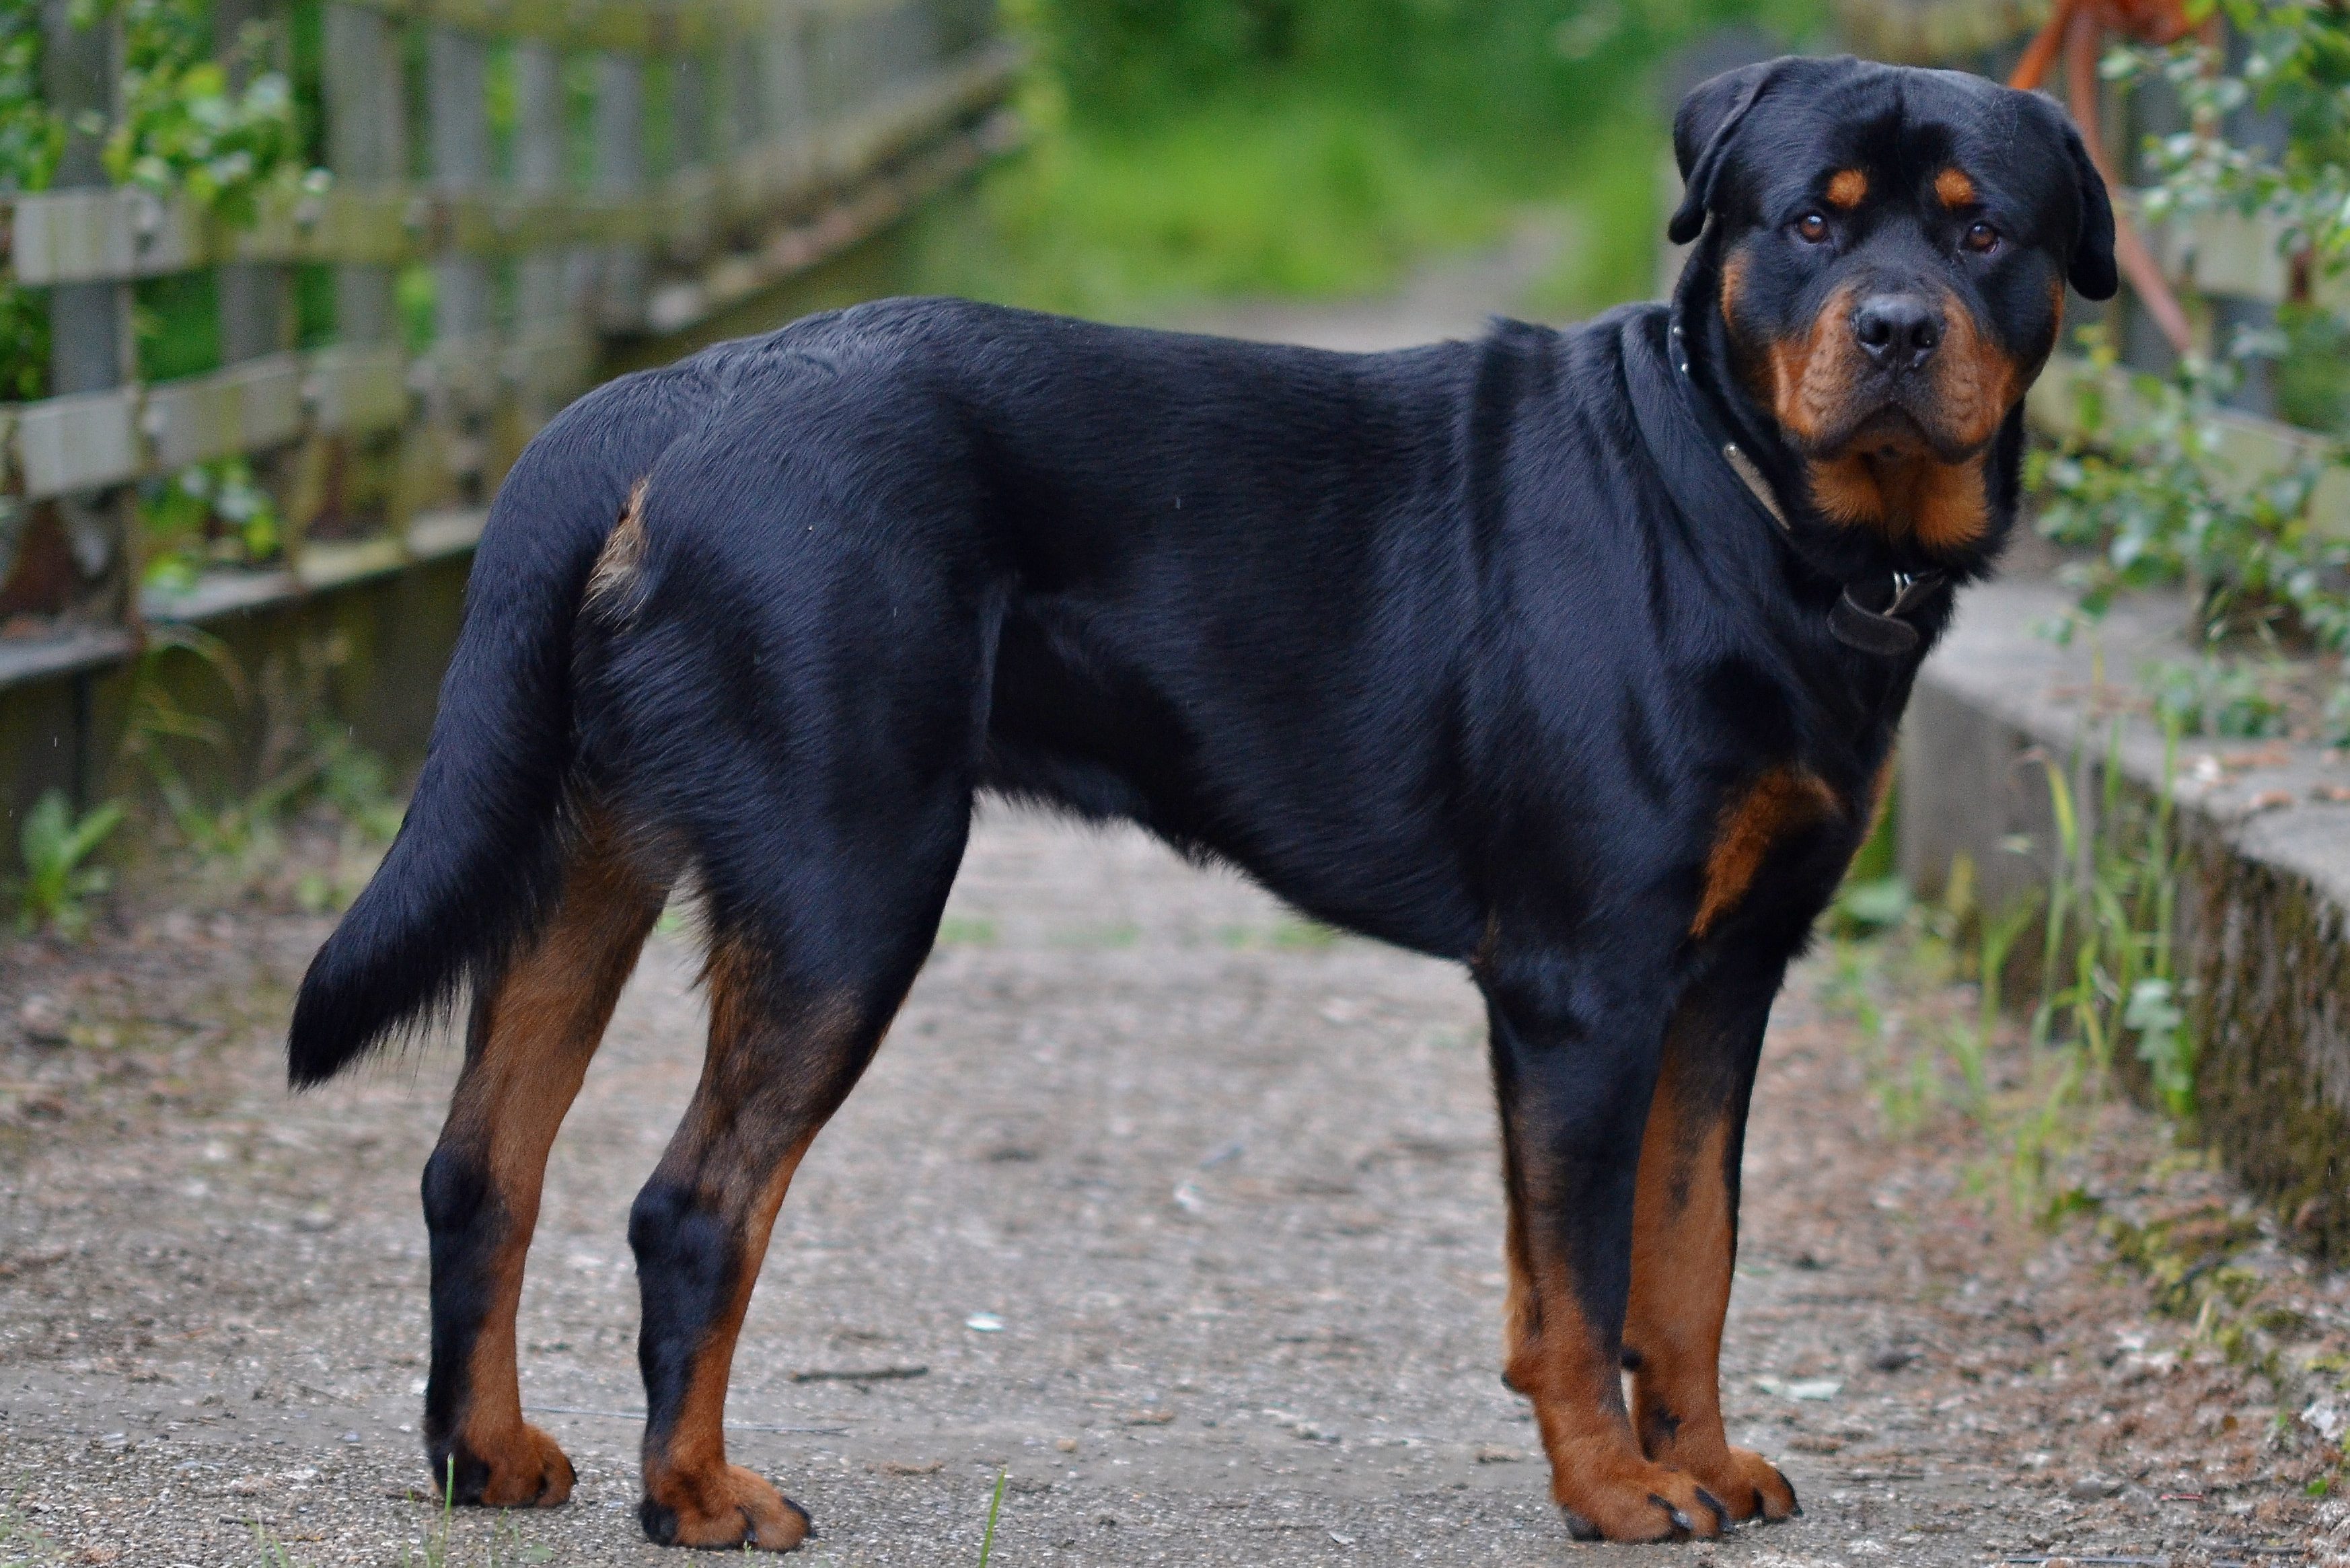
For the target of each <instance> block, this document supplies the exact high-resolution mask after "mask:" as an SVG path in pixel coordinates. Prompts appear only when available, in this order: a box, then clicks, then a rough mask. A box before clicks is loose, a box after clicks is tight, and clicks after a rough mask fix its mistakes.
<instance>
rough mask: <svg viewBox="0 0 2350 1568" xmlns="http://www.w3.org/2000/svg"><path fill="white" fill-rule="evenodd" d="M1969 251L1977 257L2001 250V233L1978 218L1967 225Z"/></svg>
mask: <svg viewBox="0 0 2350 1568" xmlns="http://www.w3.org/2000/svg"><path fill="white" fill-rule="evenodd" d="M1966 246H1967V249H1969V250H1970V251H1972V252H1974V253H1975V254H1977V255H1985V256H1987V255H1989V254H1991V252H1993V251H1995V250H1997V249H1999V231H1998V230H1997V229H1994V228H1992V227H1991V225H1990V224H1989V223H1984V222H1983V221H1982V220H1981V219H1980V218H1978V219H1976V220H1975V221H1974V222H1973V223H1969V224H1968V225H1967V237H1966Z"/></svg>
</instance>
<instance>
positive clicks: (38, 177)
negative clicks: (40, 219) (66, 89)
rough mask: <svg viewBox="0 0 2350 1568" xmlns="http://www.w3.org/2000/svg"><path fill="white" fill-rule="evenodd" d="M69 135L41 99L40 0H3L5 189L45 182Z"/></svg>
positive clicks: (0, 168) (0, 86)
mask: <svg viewBox="0 0 2350 1568" xmlns="http://www.w3.org/2000/svg"><path fill="white" fill-rule="evenodd" d="M65 141H66V130H65V127H64V126H63V125H60V124H59V123H58V122H57V117H56V116H55V115H53V114H51V113H50V112H49V111H48V109H47V106H46V105H45V104H43V103H42V101H41V0H0V192H6V191H38V190H41V189H43V188H44V187H46V186H47V184H48V182H49V176H50V175H51V174H52V173H53V172H55V171H56V169H57V154H58V153H60V152H62V151H64V150H65Z"/></svg>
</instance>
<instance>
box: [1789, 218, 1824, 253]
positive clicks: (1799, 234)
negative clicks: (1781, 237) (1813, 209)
mask: <svg viewBox="0 0 2350 1568" xmlns="http://www.w3.org/2000/svg"><path fill="white" fill-rule="evenodd" d="M1795 237H1796V238H1797V239H1799V240H1801V241H1803V242H1804V244H1807V245H1816V244H1821V243H1823V242H1824V241H1825V240H1826V239H1827V237H1828V220H1827V215H1826V214H1825V213H1804V215H1803V216H1802V217H1800V218H1797V219H1796V220H1795Z"/></svg>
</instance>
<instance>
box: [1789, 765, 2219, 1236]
mask: <svg viewBox="0 0 2350 1568" xmlns="http://www.w3.org/2000/svg"><path fill="white" fill-rule="evenodd" d="M2170 734H2171V746H2170V751H2169V753H2168V758H2167V760H2166V771H2165V775H2164V776H2165V777H2166V779H2167V778H2168V776H2169V766H2170V763H2173V762H2175V760H2176V750H2177V746H2176V742H2177V731H2176V729H2175V728H2174V729H2173V730H2172V731H2171V732H2170ZM2117 747H2118V730H2116V732H2115V733H2114V736H2113V738H2112V741H2111V742H2110V744H2109V747H2108V750H2107V752H2106V756H2105V758H2104V759H2103V763H2102V766H2100V767H2099V768H2097V769H2095V776H2097V777H2098V778H2099V779H2100V780H2101V781H2102V787H2101V788H2100V789H2098V790H2097V791H2096V792H2095V794H2092V795H2089V796H2087V797H2085V798H2084V797H2083V796H2082V794H2080V792H2079V791H2078V789H2077V787H2076V785H2075V784H2074V781H2073V779H2072V778H2071V777H2068V775H2067V770H2066V769H2065V768H2064V767H2062V766H2060V765H2059V764H2058V763H2057V761H2056V760H2055V759H2054V758H2051V757H2045V756H2043V757H2042V758H2040V759H2039V760H2040V762H2041V763H2042V766H2043V769H2044V770H2045V773H2046V777H2047V789H2048V798H2049V813H2050V817H2051V819H2052V821H2053V823H2054V829H2055V831H2054V835H2053V836H2052V838H2051V840H2050V842H2048V843H2047V844H2045V845H2043V846H2034V848H2035V849H2036V850H2037V851H2038V852H2039V853H2041V854H2042V855H2043V856H2044V857H2045V860H2044V866H2045V870H2046V883H2045V886H2044V888H2043V889H2041V890H2039V891H2037V892H2035V893H2034V894H2033V895H2032V896H2030V897H2027V898H2021V899H2018V900H2016V901H2014V902H2013V903H2012V905H2011V906H2009V907H2008V908H2005V909H2000V910H1997V911H1990V910H1985V909H1980V908H1978V907H1977V904H1976V896H1975V885H1976V884H1975V876H1974V867H1973V865H1972V863H1971V862H1970V861H1969V860H1967V859H1966V858H1965V857H1960V860H1959V862H1958V863H1957V864H1955V865H1954V866H1953V867H1951V875H1950V883H1949V886H1948V888H1947V889H1946V891H1945V894H1944V898H1943V900H1942V902H1941V904H1940V905H1939V907H1932V906H1921V905H1918V904H1917V903H1915V902H1913V901H1910V900H1909V899H1908V898H1907V896H1906V893H1905V894H1900V895H1899V896H1898V897H1897V894H1896V891H1895V890H1896V889H1898V887H1899V884H1898V882H1896V883H1894V884H1892V886H1891V888H1887V886H1886V885H1885V884H1883V883H1881V882H1875V881H1863V882H1856V883H1854V884H1852V885H1850V886H1848V887H1847V888H1846V889H1845V891H1844V892H1843V893H1842V894H1841V895H1840V896H1839V899H1838V906H1839V908H1838V912H1837V919H1836V924H1835V929H1836V930H1837V933H1838V934H1837V937H1836V940H1835V950H1834V953H1835V967H1834V970H1833V971H1832V975H1831V979H1830V981H1829V984H1828V987H1827V991H1826V1000H1827V1002H1828V1004H1829V1005H1830V1006H1831V1007H1832V1008H1834V1009H1835V1011H1837V1012H1842V1013H1844V1014H1846V1016H1848V1017H1851V1018H1852V1019H1854V1020H1855V1022H1856V1023H1858V1024H1859V1025H1860V1038H1861V1044H1862V1050H1863V1054H1864V1060H1865V1065H1866V1071H1867V1073H1868V1075H1869V1078H1870V1081H1871V1083H1872V1085H1873V1086H1874V1088H1875V1090H1876V1092H1877V1098H1878V1101H1879V1103H1880V1105H1881V1106H1882V1107H1883V1110H1884V1114H1885V1117H1886V1120H1887V1124H1888V1125H1889V1126H1890V1127H1893V1128H1894V1129H1895V1130H1897V1131H1905V1132H1906V1131H1908V1130H1911V1129H1913V1128H1915V1127H1918V1126H1920V1125H1922V1124H1923V1123H1925V1122H1926V1121H1928V1120H1929V1118H1930V1117H1932V1116H1935V1115H1936V1114H1937V1113H1938V1112H1940V1111H1950V1112H1955V1113H1956V1114H1957V1115H1959V1116H1961V1117H1963V1118H1964V1119H1965V1121H1966V1122H1968V1123H1969V1124H1970V1125H1971V1126H1972V1127H1973V1128H1974V1129H1975V1132H1976V1134H1977V1136H1978V1137H1980V1138H1981V1140H1982V1143H1983V1145H1984V1147H1985V1157H1984V1158H1983V1160H1982V1162H1981V1165H1980V1166H1979V1167H1978V1169H1977V1172H1976V1177H1977V1180H1978V1182H1979V1184H1980V1185H1981V1187H1982V1188H1983V1189H1985V1190H1986V1191H1988V1192H1990V1193H1992V1194H1995V1195H1997V1196H1998V1197H1999V1198H2000V1199H2001V1200H2002V1201H2003V1202H2004V1203H2005V1205H2006V1206H2007V1207H2008V1208H2009V1210H2010V1211H2012V1212H2013V1213H2015V1214H2017V1215H2019V1216H2022V1217H2025V1218H2029V1219H2032V1220H2038V1221H2041V1222H2043V1223H2053V1222H2054V1221H2056V1220H2061V1219H2062V1218H2064V1215H2065V1214H2066V1213H2068V1212H2070V1211H2071V1210H2073V1209H2074V1208H2075V1207H2078V1205H2077V1203H2076V1202H2075V1201H2074V1195H2073V1194H2071V1192H2070V1191H2069V1189H2067V1188H2066V1186H2065V1185H2064V1183H2063V1182H2062V1181H2061V1180H2060V1179H2059V1174H2058V1173H2059V1169H2060V1167H2061V1166H2062V1164H2063V1162H2064V1159H2065V1158H2066V1157H2067V1156H2068V1155H2069V1154H2070V1153H2071V1151H2072V1149H2073V1147H2074V1141H2075V1140H2076V1139H2077V1137H2079V1135H2080V1129H2081V1127H2083V1125H2084V1124H2085V1118H2086V1116H2087V1113H2088V1112H2089V1111H2090V1110H2091V1109H2093V1108H2094V1106H2095V1103H2096V1102H2097V1100H2098V1099H2099V1097H2100V1096H2102V1095H2104V1094H2105V1093H2106V1088H2107V1085H2109V1084H2110V1082H2111V1076H2112V1068H2113V1064H2114V1059H2115V1053H2116V1050H2117V1049H2119V1048H2120V1047H2122V1046H2123V1045H2125V1044H2126V1045H2128V1046H2129V1047H2131V1048H2132V1050H2133V1051H2134V1054H2135V1055H2136V1056H2137V1059H2138V1060H2140V1061H2142V1062H2143V1063H2145V1064H2146V1068H2147V1077H2148V1080H2149V1082H2150V1084H2151V1085H2152V1087H2153V1089H2154V1091H2155V1095H2156V1097H2157V1098H2158V1100H2159V1101H2160V1102H2161V1104H2162V1106H2163V1107H2164V1108H2165V1109H2166V1110H2167V1111H2168V1113H2169V1114H2170V1115H2171V1116H2173V1117H2174V1118H2177V1119H2180V1120H2184V1119H2187V1118H2189V1117H2191V1116H2192V1115H2193V1113H2194V1081H2195V1080H2194V1075H2195V1044H2194V1039H2193V1035H2192V1033H2191V1032H2190V1031H2189V1029H2188V1027H2187V1020H2186V1014H2185V1011H2184V1009H2183V1008H2182V1007H2181V1006H2180V1004H2179V1003H2180V981H2179V979H2178V975H2177V973H2176V968H2175V961H2176V955H2175V953H2174V952H2173V950H2172V941H2171V931H2172V930H2173V929H2174V927H2175V924H2176V920H2177V914H2178V908H2177V905H2178V882H2179V876H2180V861H2179V850H2178V843H2177V836H2176V833H2175V830H2174V820H2173V814H2172V806H2171V797H2170V792H2169V789H2168V786H2167V785H2166V786H2165V787H2164V788H2163V789H2161V790H2160V791H2158V793H2157V795H2156V797H2155V798H2154V799H2153V800H2151V801H2144V800H2137V799H2135V798H2133V797H2132V796H2131V795H2129V794H2127V793H2126V792H2125V790H2124V789H2123V787H2122V774H2121V768H2120V759H2119V756H2118V754H2117ZM2085 761H2086V759H2085V758H2084V757H2079V756H2076V757H2075V758H2074V764H2075V768H2076V770H2077V772H2078V774H2079V776H2081V777H2083V778H2085V777H2087V776H2089V774H2090V772H2091V770H2089V769H2087V768H2086V767H2085V766H2082V765H2081V764H2083V763H2085ZM1878 899H1881V900H1882V906H1881V908H1880V909H1877V911H1875V912H1876V913H1877V914H1878V915H1880V916H1881V917H1884V919H1883V920H1882V922H1881V923H1879V922H1877V921H1864V920H1861V919H1856V918H1854V915H1853V913H1852V909H1851V907H1852V906H1853V905H1855V904H1859V905H1860V906H1861V907H1863V908H1864V909H1865V908H1866V906H1867V905H1868V904H1869V903H1870V902H1871V901H1873V900H1878ZM2035 936H2036V937H2037V939H2038V940H2037V942H2036V946H2037V949H2038V951H2037V953H2036V954H2035V953H2034V952H2033V945H2035V944H2032V939H2033V938H2034V937H2035ZM1956 979H1971V980H1972V981H1974V985H1975V990H1974V996H1973V999H1972V1005H1971V1006H1960V1005H1953V1003H1952V1001H1951V999H1950V992H1949V986H1950V981H1953V980H1956ZM2024 981H2029V982H2030V983H2031V990H2030V992H2029V993H2028V994H2029V995H2030V996H2031V998H2032V1001H2033V1009H2032V1012H2031V1013H2030V1015H2029V1018H2028V1022H2027V1023H2025V1024H2024V1026H2023V1027H2022V1030H2021V1031H2020V1032H2019V1031H2018V1030H2017V1029H2016V1028H2015V1027H2014V1026H2013V1025H2012V1023H2011V1022H2010V1019H2009V1001H2010V996H2009V992H2010V987H2011V986H2012V985H2015V984H2018V983H2021V982H2024ZM1938 992H1939V993H1941V994H1940V999H1939V1000H1937V999H1936V998H1937V993H1938ZM1894 995H1898V996H1901V997H1904V998H1906V999H1908V1007H1905V1008H1902V1009H1898V1010H1897V1009H1896V1008H1895V1007H1893V1006H1891V1005H1889V1003H1888V1002H1887V1000H1886V998H1887V997H1889V996H1894ZM1919 999H1923V1000H1919Z"/></svg>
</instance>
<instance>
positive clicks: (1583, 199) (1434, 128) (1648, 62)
mask: <svg viewBox="0 0 2350 1568" xmlns="http://www.w3.org/2000/svg"><path fill="white" fill-rule="evenodd" d="M1825 13H1826V6H1825V3H1824V0H1004V16H1005V21H1006V24H1007V26H1009V27H1010V28H1011V29H1012V30H1013V31H1014V32H1015V33H1016V34H1017V35H1019V36H1023V37H1024V39H1025V40H1026V41H1027V42H1028V44H1029V46H1030V47H1031V48H1032V49H1033V50H1034V51H1035V61H1036V67H1035V71H1034V72H1033V73H1032V79H1031V84H1030V86H1029V88H1027V90H1026V92H1025V94H1024V102H1023V106H1022V107H1023V109H1024V112H1025V115H1026V119H1027V123H1028V126H1029V128H1030V131H1031V135H1032V141H1031V145H1030V149H1029V151H1028V152H1027V153H1026V155H1025V156H1024V157H1022V158H1019V159H1016V160H1014V161H1010V162H1009V163H1007V164H1006V165H1004V166H1003V167H1001V168H999V169H997V170H996V171H993V172H992V173H991V174H990V175H989V176H988V177H987V178H986V179H985V180H984V181H983V183H982V185H981V187H980V189H979V190H978V192H976V194H975V196H974V197H973V198H972V200H969V201H966V202H958V203H952V204H951V205H949V206H947V207H946V208H944V209H942V210H941V211H940V212H939V213H933V214H931V216H930V217H928V218H926V219H925V220H924V221H923V223H921V224H920V227H919V229H918V231H917V233H916V234H915V236H914V241H915V244H916V247H917V251H916V254H917V260H918V265H917V269H916V275H917V276H918V277H919V278H920V284H921V286H923V287H924V288H925V289H927V290H930V291H934V292H940V293H952V294H964V295H971V296H977V297H981V298H986V299H993V300H999V301H1003V302H1005V303H1011V304H1019V305H1026V306H1035V307H1038V308H1044V309H1053V310H1065V311H1072V312H1076V313H1079V314H1084V315H1088V316H1097V317H1108V318H1112V319H1160V318H1168V317H1177V316H1180V315H1181V314H1182V313H1183V312H1184V311H1185V309H1186V308H1187V307H1190V306H1197V305H1199V304H1201V303H1202V302H1208V301H1213V300H1218V299H1228V298H1232V297H1235V296H1246V297H1265V296H1274V297H1303V298H1336V297H1342V296H1360V295H1365V294H1374V293H1378V292H1380V291H1382V290H1385V289H1388V288H1392V287H1394V286H1396V285H1397V284H1399V282H1401V281H1402V280H1403V279H1404V278H1405V277H1406V276H1408V275H1409V274H1410V273H1411V272H1412V271H1413V269H1415V268H1416V267H1418V266H1419V265H1426V264H1427V263H1429V262H1430V260H1431V259H1433V258H1436V257H1440V256H1441V255H1443V254H1447V253H1461V252H1468V251H1473V250H1477V249H1480V248H1483V247H1490V246H1492V245H1495V244H1500V243H1502V242H1503V241H1504V240H1505V239H1506V238H1508V237H1509V236H1510V235H1511V234H1513V232H1515V231H1517V230H1519V229H1520V228H1521V227H1522V226H1523V225H1526V224H1528V223H1540V224H1543V225H1544V227H1546V228H1547V229H1548V230H1549V231H1550V232H1551V233H1553V234H1555V235H1556V241H1555V244H1551V245H1549V246H1548V247H1546V248H1547V250H1548V251H1549V252H1550V253H1551V254H1549V256H1548V259H1547V260H1546V261H1545V263H1544V266H1543V267H1542V269H1541V271H1540V275H1538V276H1537V277H1535V278H1534V279H1533V280H1531V283H1530V286H1529V287H1528V289H1527V293H1526V297H1524V298H1523V299H1520V300H1514V301H1509V302H1506V303H1508V304H1509V305H1510V306H1513V307H1515V308H1523V309H1529V310H1534V311H1537V312H1540V313H1542V314H1545V315H1555V316H1573V315H1579V314H1584V313H1586V312H1588V311H1591V310H1594V309H1596V308H1599V307H1601V306H1606V305H1608V304H1612V303H1614V302H1616V301H1617V300H1621V299H1626V298H1633V297H1640V296H1646V295H1647V294H1648V293H1649V292H1650V290H1651V287H1652V284H1653V279H1654V276H1655V259H1656V247H1657V245H1658V244H1659V230H1660V228H1661V224H1662V222H1663V216H1662V213H1661V212H1660V210H1659V203H1660V199H1661V195H1662V190H1661V184H1662V182H1661V176H1660V167H1661V165H1660V160H1661V159H1662V158H1663V157H1664V156H1665V153H1666V149H1667V143H1668V138H1669V124H1670V101H1671V98H1672V96H1673V92H1674V88H1675V87H1676V85H1677V81H1676V78H1678V77H1679V76H1682V75H1685V74H1688V70H1689V67H1690V63H1691V62H1692V60H1693V58H1694V57H1701V56H1702V55H1704V54H1705V53H1706V52H1707V51H1708V45H1707V43H1706V42H1705V41H1706V40H1709V39H1711V40H1715V43H1714V45H1713V46H1712V47H1714V48H1715V49H1719V48H1721V42H1720V41H1721V39H1722V38H1723V36H1724V35H1725V33H1727V34H1729V35H1731V36H1734V37H1735V38H1737V39H1738V44H1737V45H1736V46H1732V47H1733V48H1739V47H1742V49H1743V50H1744V51H1745V52H1747V53H1751V54H1760V53H1765V52H1772V51H1774V50H1775V49H1778V48H1788V47H1806V46H1812V47H1816V46H1817V45H1818V44H1819V43H1820V41H1821V39H1822V38H1823V36H1824V35H1825V24H1826V16H1825ZM1722 63H1725V64H1726V63H1729V61H1727V60H1724V61H1723V62H1722ZM1495 303H1496V305H1501V304H1503V303H1504V302H1502V301H1496V302H1495Z"/></svg>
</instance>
